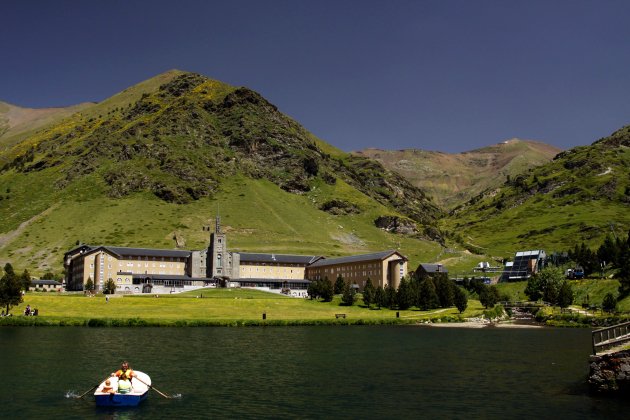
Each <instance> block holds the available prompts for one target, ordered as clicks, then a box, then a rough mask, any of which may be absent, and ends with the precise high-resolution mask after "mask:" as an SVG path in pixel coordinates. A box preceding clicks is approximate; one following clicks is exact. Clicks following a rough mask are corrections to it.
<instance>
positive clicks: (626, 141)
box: [442, 126, 630, 256]
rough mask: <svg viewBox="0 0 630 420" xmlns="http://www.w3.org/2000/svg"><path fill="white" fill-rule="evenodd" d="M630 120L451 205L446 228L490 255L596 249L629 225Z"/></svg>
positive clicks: (624, 231) (445, 222)
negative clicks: (580, 247) (578, 247)
mask: <svg viewBox="0 0 630 420" xmlns="http://www.w3.org/2000/svg"><path fill="white" fill-rule="evenodd" d="M629 168H630V126H626V127H624V128H622V129H620V130H618V131H616V132H615V133H613V134H611V135H610V136H609V137H606V138H603V139H601V140H599V141H597V142H595V143H593V144H592V145H591V146H582V147H576V148H573V149H571V150H568V151H566V152H562V153H560V154H559V155H558V156H556V157H555V158H554V160H553V161H552V162H550V163H548V164H545V165H542V166H539V167H536V168H532V169H529V170H528V171H527V172H525V173H522V174H520V175H518V176H514V177H510V178H509V179H508V180H507V182H505V183H504V185H502V186H501V187H499V188H495V189H490V190H487V191H485V192H484V193H483V194H480V195H478V196H476V197H474V198H473V199H471V200H470V201H468V202H467V203H466V204H464V205H462V206H459V207H458V208H456V209H455V210H453V211H452V212H451V214H450V216H449V217H448V218H446V219H444V220H443V225H442V226H443V227H444V228H445V229H448V230H450V231H452V232H453V233H454V234H455V235H457V236H458V237H459V238H460V240H461V241H462V242H463V243H468V244H469V245H470V246H471V248H475V249H478V250H479V251H481V252H484V253H486V254H491V255H503V256H508V255H511V254H512V253H513V252H514V250H515V249H538V248H544V249H546V250H547V251H554V250H557V251H559V250H567V249H569V248H572V247H573V246H574V245H575V244H576V243H578V244H579V243H580V242H582V241H585V242H586V243H587V244H589V246H591V247H592V248H595V247H597V246H599V244H600V243H601V242H602V241H603V239H604V238H605V236H606V235H607V234H609V233H614V234H616V235H619V236H624V235H626V234H627V232H628V229H629V228H630V170H629Z"/></svg>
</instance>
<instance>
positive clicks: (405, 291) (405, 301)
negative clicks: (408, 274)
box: [396, 277, 413, 310]
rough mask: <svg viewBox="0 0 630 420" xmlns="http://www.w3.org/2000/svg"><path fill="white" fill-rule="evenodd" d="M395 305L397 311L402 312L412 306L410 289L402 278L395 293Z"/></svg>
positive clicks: (407, 282)
mask: <svg viewBox="0 0 630 420" xmlns="http://www.w3.org/2000/svg"><path fill="white" fill-rule="evenodd" d="M396 303H397V304H398V309H402V310H406V309H409V308H410V307H411V305H413V300H412V296H411V287H410V285H409V281H407V279H406V278H404V277H403V278H402V279H401V280H400V285H399V286H398V291H397V292H396Z"/></svg>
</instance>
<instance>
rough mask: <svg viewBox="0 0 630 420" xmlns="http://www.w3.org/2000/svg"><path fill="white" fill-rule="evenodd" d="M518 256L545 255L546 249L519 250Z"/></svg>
mask: <svg viewBox="0 0 630 420" xmlns="http://www.w3.org/2000/svg"><path fill="white" fill-rule="evenodd" d="M516 256H517V257H538V256H543V257H544V256H545V251H544V250H542V249H535V250H532V251H518V252H517V253H516Z"/></svg>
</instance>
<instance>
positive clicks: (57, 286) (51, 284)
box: [28, 280, 63, 292]
mask: <svg viewBox="0 0 630 420" xmlns="http://www.w3.org/2000/svg"><path fill="white" fill-rule="evenodd" d="M28 290H29V291H32V292H43V291H46V292H61V291H63V284H61V283H59V282H58V281H57V280H31V285H30V287H29V288H28Z"/></svg>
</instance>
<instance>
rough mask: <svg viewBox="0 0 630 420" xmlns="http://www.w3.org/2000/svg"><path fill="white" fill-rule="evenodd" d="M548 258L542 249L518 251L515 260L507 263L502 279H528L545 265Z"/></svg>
mask: <svg viewBox="0 0 630 420" xmlns="http://www.w3.org/2000/svg"><path fill="white" fill-rule="evenodd" d="M546 260H547V254H546V253H545V251H544V250H542V249H536V250H531V251H518V252H517V253H516V254H515V255H514V261H511V262H508V263H506V264H505V268H504V270H503V274H501V280H500V281H502V282H508V281H523V280H527V279H529V278H530V277H531V276H532V275H534V274H536V273H537V272H538V271H540V270H542V269H543V268H544V267H545V262H546Z"/></svg>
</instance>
